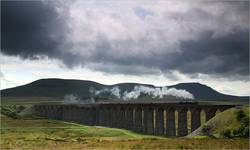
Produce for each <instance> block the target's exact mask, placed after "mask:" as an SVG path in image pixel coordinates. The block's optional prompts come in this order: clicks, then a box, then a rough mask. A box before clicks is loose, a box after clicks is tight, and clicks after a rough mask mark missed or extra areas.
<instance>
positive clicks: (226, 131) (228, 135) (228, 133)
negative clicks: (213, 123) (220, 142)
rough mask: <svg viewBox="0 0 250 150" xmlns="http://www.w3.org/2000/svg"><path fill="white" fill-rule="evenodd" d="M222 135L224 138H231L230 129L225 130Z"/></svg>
mask: <svg viewBox="0 0 250 150" xmlns="http://www.w3.org/2000/svg"><path fill="white" fill-rule="evenodd" d="M222 135H223V136H224V137H226V138H230V137H232V134H231V130H230V129H226V130H224V131H223V132H222Z"/></svg>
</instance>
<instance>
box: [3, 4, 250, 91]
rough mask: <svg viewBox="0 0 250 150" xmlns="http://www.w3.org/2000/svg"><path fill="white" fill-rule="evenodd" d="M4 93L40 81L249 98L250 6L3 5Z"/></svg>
mask: <svg viewBox="0 0 250 150" xmlns="http://www.w3.org/2000/svg"><path fill="white" fill-rule="evenodd" d="M0 57H1V59H0V61H1V72H0V77H1V89H4V88H9V87H14V86H18V85H22V84H26V83H29V82H31V81H34V80H37V79H41V78H52V77H53V78H67V79H68V78H70V79H83V80H92V81H96V82H100V83H104V84H114V83H120V82H140V83H148V84H154V85H157V86H164V85H171V84H176V83H180V82H200V83H203V84H207V85H208V86H211V87H213V88H214V89H216V90H218V91H220V92H223V93H227V94H235V95H250V88H249V87H250V81H249V2H248V1H247V0H246V1H242V0H240V1H228V0H219V1H215V0H202V1H201V0H178V1H172V0H154V1H152V0H151V1H149V0H137V1H132V0H128V1H123V0H120V1H119V0H102V1H100V0H99V1H98V0H96V1H95V0H72V1H68V0H54V1H46V0H45V1H6V2H2V1H1V53H0Z"/></svg>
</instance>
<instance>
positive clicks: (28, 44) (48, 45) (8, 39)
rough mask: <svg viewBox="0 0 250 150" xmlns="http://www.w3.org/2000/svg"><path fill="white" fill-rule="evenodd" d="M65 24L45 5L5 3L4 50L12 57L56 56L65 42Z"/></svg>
mask: <svg viewBox="0 0 250 150" xmlns="http://www.w3.org/2000/svg"><path fill="white" fill-rule="evenodd" d="M62 24H63V23H62V20H60V18H59V17H58V14H57V13H56V11H55V9H54V7H53V5H49V3H44V2H42V1H1V50H2V52H3V53H5V54H8V55H20V56H22V57H24V58H25V57H33V56H34V55H40V54H44V55H48V56H53V55H54V54H55V50H56V49H57V47H58V45H59V44H60V41H62V36H63V35H62V34H63V33H62V31H63V30H62V28H63V26H62Z"/></svg>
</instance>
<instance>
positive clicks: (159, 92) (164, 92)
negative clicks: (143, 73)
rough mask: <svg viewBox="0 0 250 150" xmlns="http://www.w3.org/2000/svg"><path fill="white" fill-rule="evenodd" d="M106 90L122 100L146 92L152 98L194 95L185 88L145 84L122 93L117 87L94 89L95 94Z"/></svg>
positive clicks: (191, 97)
mask: <svg viewBox="0 0 250 150" xmlns="http://www.w3.org/2000/svg"><path fill="white" fill-rule="evenodd" d="M106 92H108V93H111V94H112V95H114V96H115V97H117V98H118V99H123V100H132V99H137V98H138V97H139V96H140V95H141V94H147V95H149V96H151V97H152V98H158V99H161V98H164V96H174V97H178V98H182V99H194V96H193V95H192V94H191V93H189V92H188V91H186V90H181V89H175V88H170V89H168V88H167V87H162V88H153V87H147V86H135V87H134V89H133V90H132V91H130V92H128V91H125V92H123V93H121V90H120V88H119V87H113V88H111V89H108V88H104V89H102V90H96V91H95V95H99V94H102V93H106Z"/></svg>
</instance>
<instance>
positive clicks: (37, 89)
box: [1, 79, 248, 102]
mask: <svg viewBox="0 0 250 150" xmlns="http://www.w3.org/2000/svg"><path fill="white" fill-rule="evenodd" d="M137 85H142V86H147V87H154V86H153V85H148V84H139V83H120V84H115V85H103V84H100V83H97V82H93V81H86V80H66V79H41V80H37V81H34V82H31V83H29V84H26V85H22V86H18V87H14V88H9V89H4V90H1V96H2V97H59V98H63V97H64V96H65V95H67V94H73V95H77V96H79V97H81V98H82V99H86V98H90V97H91V95H93V94H92V93H91V92H90V89H91V88H92V89H95V90H101V89H104V88H112V87H119V89H120V90H121V92H124V91H131V90H133V88H134V87H135V86H137ZM168 88H176V89H183V90H186V91H188V92H190V93H191V94H193V95H194V97H195V99H197V100H227V101H234V100H237V101H245V102H247V101H248V97H238V96H231V95H225V94H222V93H219V92H217V91H215V90H214V89H212V88H211V87H208V86H206V85H203V84H200V83H180V84H177V85H172V86H168ZM144 98H145V97H144ZM142 99H143V97H142Z"/></svg>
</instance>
